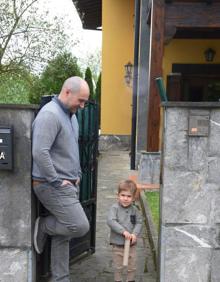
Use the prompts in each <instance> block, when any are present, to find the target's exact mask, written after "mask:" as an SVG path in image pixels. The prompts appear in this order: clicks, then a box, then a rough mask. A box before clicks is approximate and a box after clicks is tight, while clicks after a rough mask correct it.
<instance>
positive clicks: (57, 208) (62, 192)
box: [34, 182, 89, 282]
mask: <svg viewBox="0 0 220 282" xmlns="http://www.w3.org/2000/svg"><path fill="white" fill-rule="evenodd" d="M34 192H35V194H36V195H37V197H38V199H39V200H40V202H41V203H42V204H43V206H44V207H45V208H46V209H47V210H48V211H50V213H51V215H49V216H47V217H45V218H44V224H43V231H44V232H45V233H47V234H48V235H50V236H52V244H51V271H52V279H53V281H54V282H57V281H62V282H69V281H70V278H69V240H70V239H71V238H77V237H82V236H84V235H85V234H86V233H87V232H88V231H89V222H88V219H87V217H86V215H85V212H84V210H83V208H82V206H81V204H80V202H79V200H78V196H77V192H78V191H77V187H75V186H74V185H70V184H68V185H65V186H60V187H57V188H55V187H53V186H52V185H50V184H49V183H46V182H45V183H42V184H40V185H37V186H34Z"/></svg>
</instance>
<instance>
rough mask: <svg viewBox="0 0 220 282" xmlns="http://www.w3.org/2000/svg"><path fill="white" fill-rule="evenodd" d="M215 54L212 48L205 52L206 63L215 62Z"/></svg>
mask: <svg viewBox="0 0 220 282" xmlns="http://www.w3.org/2000/svg"><path fill="white" fill-rule="evenodd" d="M215 53H216V52H215V50H213V49H212V48H208V49H207V50H205V52H204V54H205V60H206V62H212V61H213V60H214V57H215Z"/></svg>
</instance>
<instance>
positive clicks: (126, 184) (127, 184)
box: [118, 179, 137, 196]
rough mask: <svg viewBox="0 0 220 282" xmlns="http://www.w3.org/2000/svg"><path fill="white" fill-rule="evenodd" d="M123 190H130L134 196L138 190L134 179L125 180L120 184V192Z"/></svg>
mask: <svg viewBox="0 0 220 282" xmlns="http://www.w3.org/2000/svg"><path fill="white" fill-rule="evenodd" d="M122 191H129V192H130V193H131V194H132V195H133V196H134V195H135V193H136V191H137V185H136V183H135V182H134V181H133V180H129V179H128V180H123V181H121V182H120V183H119V185H118V194H119V193H121V192H122Z"/></svg>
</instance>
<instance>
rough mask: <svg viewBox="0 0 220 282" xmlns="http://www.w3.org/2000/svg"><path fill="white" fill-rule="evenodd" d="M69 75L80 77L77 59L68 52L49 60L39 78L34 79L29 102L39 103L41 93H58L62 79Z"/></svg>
mask: <svg viewBox="0 0 220 282" xmlns="http://www.w3.org/2000/svg"><path fill="white" fill-rule="evenodd" d="M71 76H80V77H82V73H81V71H80V68H79V66H78V64H77V59H76V58H75V57H73V56H72V54H70V53H63V54H59V55H58V56H57V57H56V58H55V59H53V60H51V61H49V63H48V65H47V67H46V69H45V70H44V71H43V73H42V75H41V76H40V78H38V79H35V81H34V86H33V88H32V92H31V93H30V97H29V99H30V102H31V103H39V102H40V100H41V97H42V96H43V95H52V94H58V93H60V90H61V88H62V85H63V83H64V81H65V80H66V79H67V78H68V77H71Z"/></svg>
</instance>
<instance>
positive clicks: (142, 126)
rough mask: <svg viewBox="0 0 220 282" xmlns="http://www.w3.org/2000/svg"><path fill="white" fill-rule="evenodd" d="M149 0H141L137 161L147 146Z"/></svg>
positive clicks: (137, 161)
mask: <svg viewBox="0 0 220 282" xmlns="http://www.w3.org/2000/svg"><path fill="white" fill-rule="evenodd" d="M148 2H149V1H148V0H142V1H141V2H140V19H141V21H140V31H139V32H140V40H139V64H138V81H137V108H138V111H137V138H136V139H137V142H136V163H137V164H138V163H139V160H140V156H141V151H143V150H146V148H147V115H148V112H147V109H148V96H149V95H148V92H149V84H148V76H149V48H150V27H149V25H148V24H147V19H148V15H147V13H148V4H149V3H148Z"/></svg>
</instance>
